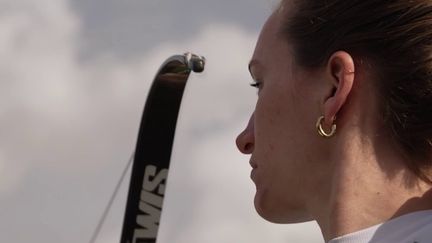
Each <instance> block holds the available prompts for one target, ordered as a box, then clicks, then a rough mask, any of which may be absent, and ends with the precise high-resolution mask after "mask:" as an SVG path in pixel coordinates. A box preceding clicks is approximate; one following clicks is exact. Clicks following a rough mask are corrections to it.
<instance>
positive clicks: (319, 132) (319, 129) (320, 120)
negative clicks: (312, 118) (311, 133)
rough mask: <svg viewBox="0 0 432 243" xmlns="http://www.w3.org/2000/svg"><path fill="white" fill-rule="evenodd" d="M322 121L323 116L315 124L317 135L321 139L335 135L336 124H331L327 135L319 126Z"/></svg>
mask: <svg viewBox="0 0 432 243" xmlns="http://www.w3.org/2000/svg"><path fill="white" fill-rule="evenodd" d="M323 120H324V116H320V117H319V118H318V121H317V123H316V128H317V130H318V134H319V135H320V136H321V137H325V138H330V137H332V136H333V135H334V134H335V133H336V124H335V123H334V121H333V124H332V126H331V131H330V132H329V133H327V132H326V131H324V129H323V127H322V124H321V123H322V121H323Z"/></svg>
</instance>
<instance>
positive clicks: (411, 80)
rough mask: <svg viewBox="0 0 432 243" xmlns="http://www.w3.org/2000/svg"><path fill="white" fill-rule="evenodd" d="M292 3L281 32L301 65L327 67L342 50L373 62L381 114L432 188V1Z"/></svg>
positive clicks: (302, 0)
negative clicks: (291, 9) (430, 171)
mask: <svg viewBox="0 0 432 243" xmlns="http://www.w3.org/2000/svg"><path fill="white" fill-rule="evenodd" d="M291 1H294V2H290V4H293V6H294V7H293V9H295V10H293V11H292V13H290V14H289V16H287V18H286V22H285V23H284V25H283V30H282V31H283V33H284V34H285V36H286V38H288V39H289V42H290V43H291V44H292V45H293V47H294V48H293V49H294V58H295V59H296V62H297V64H299V65H301V66H304V67H310V68H314V67H319V66H322V65H325V64H326V61H327V60H328V58H329V57H330V56H331V55H332V54H333V53H334V52H335V51H338V50H344V51H347V52H348V53H350V54H352V55H353V56H354V57H358V58H362V57H364V58H367V59H368V60H371V61H372V63H373V68H374V70H375V71H376V72H377V73H378V75H377V76H378V77H377V80H376V81H377V83H376V85H377V86H376V87H377V90H378V94H379V96H380V98H379V102H380V104H379V109H380V114H382V115H383V117H382V118H383V120H384V122H385V124H386V126H388V127H389V128H390V133H391V134H392V137H393V139H394V141H396V144H398V145H399V146H400V147H401V148H402V150H403V151H404V154H405V155H407V158H409V160H408V164H407V166H408V168H409V169H411V170H412V171H413V172H414V173H415V174H416V175H417V176H419V177H420V178H421V179H423V180H425V181H427V182H429V183H431V179H430V178H429V177H428V174H427V171H428V170H430V168H431V167H432V166H431V165H432V0H409V1H408V0H291ZM282 4H283V3H282Z"/></svg>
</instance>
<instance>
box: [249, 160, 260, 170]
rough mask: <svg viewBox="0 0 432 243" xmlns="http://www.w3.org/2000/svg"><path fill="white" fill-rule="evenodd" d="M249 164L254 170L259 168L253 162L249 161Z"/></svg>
mask: <svg viewBox="0 0 432 243" xmlns="http://www.w3.org/2000/svg"><path fill="white" fill-rule="evenodd" d="M249 164H250V166H251V167H252V168H253V169H256V168H257V167H258V166H257V164H255V162H253V161H252V160H250V161H249Z"/></svg>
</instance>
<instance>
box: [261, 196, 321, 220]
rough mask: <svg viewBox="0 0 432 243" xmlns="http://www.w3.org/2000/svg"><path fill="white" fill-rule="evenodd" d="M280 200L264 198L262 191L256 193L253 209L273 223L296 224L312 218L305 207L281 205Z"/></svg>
mask: <svg viewBox="0 0 432 243" xmlns="http://www.w3.org/2000/svg"><path fill="white" fill-rule="evenodd" d="M280 201H281V200H271V199H270V198H265V197H264V195H263V194H262V193H258V192H257V193H256V194H255V199H254V205H255V210H256V211H257V213H258V215H259V216H261V217H262V218H263V219H265V220H267V221H269V222H271V223H275V224H296V223H304V222H308V221H312V220H314V219H313V218H312V217H311V216H310V215H308V213H306V212H305V209H304V208H302V207H295V206H293V205H282V204H280Z"/></svg>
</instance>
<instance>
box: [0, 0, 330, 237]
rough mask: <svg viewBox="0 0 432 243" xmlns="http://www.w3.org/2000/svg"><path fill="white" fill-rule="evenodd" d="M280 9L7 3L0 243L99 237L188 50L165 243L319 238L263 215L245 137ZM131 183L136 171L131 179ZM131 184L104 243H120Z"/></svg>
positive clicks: (79, 0)
mask: <svg viewBox="0 0 432 243" xmlns="http://www.w3.org/2000/svg"><path fill="white" fill-rule="evenodd" d="M274 6H275V1H272V0H238V1H228V0H219V1H214V0H213V1H210V0H200V1H198V0H176V1H174V0H158V1H156V0H123V1H115V0H92V1H89V0H38V1H34V0H0V30H1V31H0V78H1V79H0V103H1V105H0V125H1V126H0V127H1V128H0V242H11V243H20V242H34V243H46V242H62V243H63V242H64V243H77V242H84V243H86V242H89V240H90V238H91V235H92V233H93V231H94V229H95V227H96V225H97V222H98V220H99V219H100V217H101V215H102V212H103V210H104V207H105V206H106V204H107V202H108V200H109V197H110V195H111V193H112V192H113V190H114V187H115V185H116V183H117V181H118V179H119V177H120V175H121V173H122V170H123V168H124V167H125V165H126V163H127V160H128V158H129V157H130V155H131V153H132V152H133V150H134V148H135V142H136V137H137V133H138V128H139V123H140V119H141V115H142V110H143V107H144V103H145V100H146V97H147V92H148V90H149V87H150V85H151V82H152V80H153V77H154V75H155V74H156V71H157V69H158V68H159V66H160V65H161V64H162V62H163V61H164V60H165V59H166V58H168V57H169V56H171V55H174V54H182V53H184V52H186V51H192V52H194V53H196V54H199V55H203V56H205V57H206V59H207V66H206V69H205V72H204V73H202V74H195V73H194V74H191V77H190V79H189V82H188V86H187V88H186V91H185V95H184V97H183V102H182V107H181V110H180V115H179V120H178V123H177V133H176V138H175V142H174V148H173V154H172V159H171V167H170V173H169V178H168V185H167V190H166V197H165V202H164V208H163V213H162V220H161V225H160V229H159V237H158V243H173V242H176V243H194V242H197V243H198V242H200V243H201V242H206V243H238V242H248V243H259V242H272V243H286V242H318V243H322V242H323V239H322V236H321V234H320V231H319V228H318V226H317V225H316V223H315V222H311V223H304V224H295V225H276V224H272V223H269V222H267V221H265V220H264V219H262V218H260V217H259V216H258V215H257V213H256V212H255V209H254V207H253V197H254V193H255V186H254V185H253V182H252V181H251V180H250V178H249V174H250V170H251V168H250V166H249V164H248V160H249V157H248V156H245V155H242V154H240V153H239V152H238V151H237V149H236V146H235V137H236V136H237V134H238V133H239V132H240V131H241V130H242V129H243V127H244V126H245V125H246V123H247V121H248V119H249V115H250V113H251V112H252V111H253V109H254V105H255V102H256V99H257V95H256V90H254V89H253V88H251V87H249V83H250V82H251V81H252V80H251V78H250V77H249V74H248V71H247V64H248V61H249V60H250V58H251V55H252V53H253V49H254V45H255V42H256V39H257V37H258V34H259V31H260V28H261V26H262V24H263V23H264V21H265V19H266V17H267V16H268V15H269V14H270V13H271V11H272V9H273V7H274ZM127 177H129V174H128V175H127ZM128 185H129V181H128V180H125V182H123V184H122V187H121V190H120V192H119V194H118V195H117V197H116V200H115V201H114V205H113V208H112V209H111V211H110V213H109V215H108V218H107V220H106V223H105V224H104V226H103V228H102V230H101V232H100V235H99V237H98V240H97V241H96V242H104V243H115V242H119V238H120V233H121V227H122V223H123V214H124V207H125V202H126V196H127V195H126V194H127V187H128Z"/></svg>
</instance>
